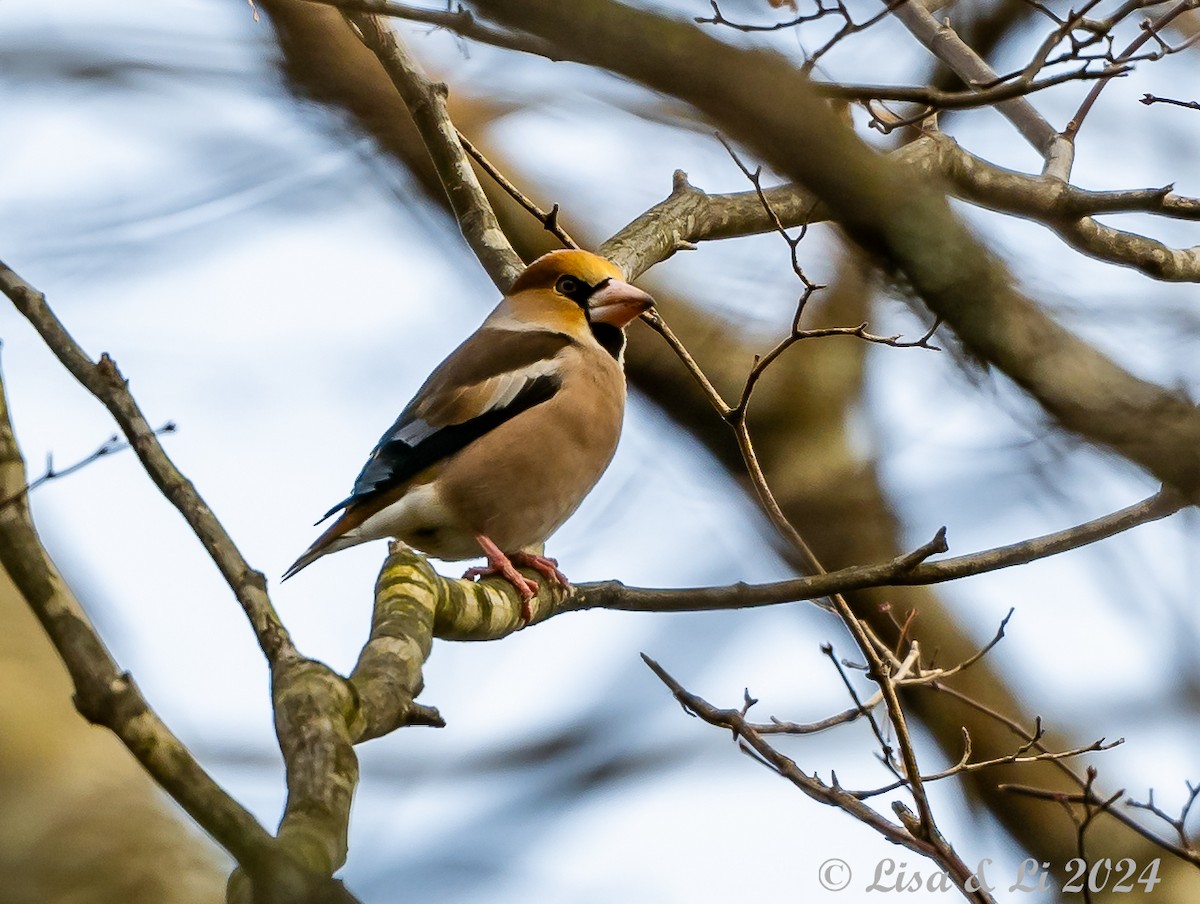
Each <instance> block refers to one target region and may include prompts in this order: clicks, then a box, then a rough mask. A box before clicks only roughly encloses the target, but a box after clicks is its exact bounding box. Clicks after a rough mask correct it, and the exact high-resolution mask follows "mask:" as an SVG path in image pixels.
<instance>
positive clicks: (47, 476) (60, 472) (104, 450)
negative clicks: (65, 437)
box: [0, 421, 175, 508]
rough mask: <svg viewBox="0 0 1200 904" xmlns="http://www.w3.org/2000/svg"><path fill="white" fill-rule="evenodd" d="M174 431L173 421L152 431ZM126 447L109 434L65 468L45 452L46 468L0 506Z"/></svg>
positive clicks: (0, 505) (126, 447) (0, 503)
mask: <svg viewBox="0 0 1200 904" xmlns="http://www.w3.org/2000/svg"><path fill="white" fill-rule="evenodd" d="M174 432H175V422H174V421H167V423H165V424H163V425H162V426H161V427H159V428H157V429H156V430H155V431H154V435H155V436H164V435H166V434H168V433H174ZM128 448H129V443H127V442H124V441H123V440H122V439H121V438H120V437H119V436H117V435H116V434H115V433H114V434H113V435H112V436H110V437H109V438H108V439H106V440H105V441H104V442H102V443H101V444H100V445H99V446H97V447H96V450H95V451H94V452H92V453H91V454H90V455H87V456H85V457H84V458H81V459H79V461H77V462H74V463H73V464H69V465H67V466H66V467H65V468H56V467H55V466H54V457H53V456H52V455H51V454H49V453H47V454H46V470H44V471H43V472H42V473H41V474H39V475H38V476H37V477H35V478H34V479H33V480H31V481H29V484H28V486H25V487H23V488H22V489H20V490H17V491H16V492H15V493H13V494H12V495H11V496H9V497H7V498H5V499H0V508H3V507H4V506H6V505H11V504H12V503H14V502H16V501H17V500H18V499H24V498H26V497H27V496H28V495H29V494H30V493H32V492H33V491H34V490H36V489H37V488H38V487H40V486H44V485H45V484H47V483H49V482H50V481H52V480H60V479H62V478H63V477H69V476H71V475H72V474H74V473H75V472H76V471H81V470H83V469H84V468H86V467H87V466H88V465H90V464H94V463H95V462H97V461H99V460H100V459H102V458H106V457H107V456H109V455H112V454H113V453H114V452H121V451H124V450H125V449H128Z"/></svg>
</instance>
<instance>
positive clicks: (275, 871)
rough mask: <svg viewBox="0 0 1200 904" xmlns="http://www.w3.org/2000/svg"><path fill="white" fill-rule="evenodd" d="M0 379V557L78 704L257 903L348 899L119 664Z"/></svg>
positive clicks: (338, 885)
mask: <svg viewBox="0 0 1200 904" xmlns="http://www.w3.org/2000/svg"><path fill="white" fill-rule="evenodd" d="M25 486H26V477H25V462H24V460H23V459H22V457H21V452H20V449H19V448H18V446H17V442H16V438H15V436H14V435H13V431H12V422H11V420H10V418H9V415H8V403H7V399H6V397H5V393H4V385H3V381H2V380H0V495H3V496H4V497H5V498H7V499H9V500H10V501H9V503H8V504H6V505H4V506H3V507H0V564H3V567H4V569H5V570H6V571H7V572H8V574H9V576H10V577H11V578H12V579H13V582H14V583H15V584H16V585H17V587H18V588H19V589H20V591H21V594H22V595H23V596H24V598H25V600H26V601H27V602H28V604H29V606H30V608H31V609H32V610H33V612H34V614H35V615H36V616H37V618H38V621H40V622H41V624H42V627H43V628H44V629H45V631H46V635H47V636H48V637H49V638H50V641H51V643H52V644H53V645H54V648H55V650H57V652H58V655H59V657H60V658H61V659H62V661H63V664H64V665H65V666H66V668H67V671H68V673H69V674H70V676H71V681H72V682H73V684H74V686H75V706H76V708H77V709H78V710H79V712H80V714H81V715H82V716H83V717H84V718H86V719H87V720H88V721H89V722H92V723H93V724H95V725H101V726H103V727H105V728H107V729H108V730H109V731H111V732H112V733H113V734H114V735H116V736H117V738H119V739H120V741H121V743H123V744H124V745H125V747H126V748H128V750H129V752H130V753H131V754H132V755H133V756H134V757H135V758H136V759H137V761H138V762H139V763H140V764H141V766H142V768H143V769H145V770H146V772H147V773H148V774H149V775H150V777H151V778H152V779H154V781H156V782H157V783H158V784H159V785H160V786H161V787H162V788H163V789H164V790H165V791H166V792H167V793H168V794H169V795H171V797H172V798H174V799H175V801H176V802H177V803H178V804H179V805H180V806H181V807H182V808H183V809H184V811H186V812H187V814H188V815H189V816H191V817H192V818H193V819H194V820H195V821H196V822H197V823H198V824H199V825H200V827H201V828H203V829H204V830H205V831H206V832H208V833H209V835H211V836H212V837H213V839H214V840H215V841H216V842H217V843H218V844H220V845H221V846H222V847H224V848H225V850H227V851H229V853H230V854H231V855H232V856H233V858H234V859H235V860H236V861H237V862H238V863H239V864H240V865H241V866H242V868H243V869H245V870H246V872H247V874H248V875H249V877H250V881H251V882H252V883H253V884H254V888H255V893H256V895H258V896H259V897H256V898H255V901H256V902H264V904H268V902H276V904H282V902H308V901H314V902H315V901H317V900H321V901H326V902H334V901H338V902H346V904H352V902H354V900H355V899H354V898H353V897H352V896H351V895H350V894H349V893H348V892H346V890H345V889H344V888H343V887H342V885H341V883H340V882H334V881H332V880H331V879H329V878H328V875H325V876H322V875H321V874H320V873H319V872H316V871H312V870H310V869H308V868H307V867H305V866H304V865H303V864H302V862H300V861H299V860H297V859H296V858H295V857H294V856H293V854H292V852H291V851H289V850H288V849H286V848H284V847H282V846H280V845H279V844H278V842H277V841H276V839H275V838H273V837H272V836H271V835H270V833H268V832H267V830H266V829H264V828H263V827H262V826H261V825H260V824H259V823H258V821H257V820H256V819H255V818H254V817H253V816H252V815H251V814H250V813H249V812H248V811H247V810H246V809H245V808H244V807H242V806H241V805H240V804H239V803H238V802H237V801H235V800H234V799H233V798H232V797H230V796H229V795H228V794H227V793H226V792H225V790H224V789H222V788H221V786H220V785H218V784H217V783H216V782H215V781H213V779H212V777H211V776H210V775H209V774H208V773H207V772H205V771H204V769H203V768H202V767H201V766H200V764H199V763H197V762H196V760H195V758H194V757H193V756H192V754H191V753H190V752H189V751H188V749H187V747H185V746H184V745H183V743H182V742H181V741H180V740H179V738H178V737H176V736H175V735H174V734H173V733H172V732H171V730H170V729H169V728H168V727H167V726H166V725H165V724H164V723H163V721H162V720H161V719H160V718H159V717H158V714H157V713H155V712H154V710H153V709H151V707H150V704H149V703H148V702H147V701H146V699H145V697H144V696H143V695H142V692H141V690H140V689H139V688H138V686H137V684H136V683H135V682H134V680H133V677H132V676H131V675H130V674H129V673H128V672H124V671H122V670H121V668H120V666H118V665H117V663H116V661H115V660H114V659H113V657H112V654H111V653H110V652H109V651H108V648H107V647H106V646H105V645H104V642H103V641H102V640H101V639H100V637H99V635H98V634H97V633H96V630H95V628H94V627H93V626H92V624H91V622H90V620H89V619H88V617H87V615H86V613H85V612H84V610H83V607H82V606H81V605H80V603H79V601H78V600H77V599H76V598H75V596H74V594H73V593H72V592H71V590H70V588H69V587H68V586H67V585H66V582H65V581H64V580H63V579H62V576H61V575H60V574H59V573H58V570H57V568H55V566H54V563H53V562H52V561H51V560H50V557H49V556H48V555H47V553H46V551H45V548H44V547H43V546H42V544H41V541H40V539H39V538H38V535H37V530H36V528H35V527H34V524H33V520H32V518H31V517H30V513H29V506H28V503H27V501H26V499H25V497H24V495H23V494H22V493H21V492H20V491H21V490H22V489H23V488H24V487H25Z"/></svg>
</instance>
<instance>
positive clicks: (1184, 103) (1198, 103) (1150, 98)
mask: <svg viewBox="0 0 1200 904" xmlns="http://www.w3.org/2000/svg"><path fill="white" fill-rule="evenodd" d="M1139 103H1142V104H1145V105H1146V106H1147V107H1148V106H1150V105H1151V104H1170V105H1172V106H1175V107H1187V108H1188V109H1189V110H1200V100H1175V99H1173V98H1170V97H1158V96H1156V95H1154V94H1143V95H1142V99H1141V100H1140V101H1139Z"/></svg>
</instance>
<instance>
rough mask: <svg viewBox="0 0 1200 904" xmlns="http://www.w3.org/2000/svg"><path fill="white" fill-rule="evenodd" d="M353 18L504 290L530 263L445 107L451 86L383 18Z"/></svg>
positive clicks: (462, 224)
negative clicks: (428, 72) (435, 78)
mask: <svg viewBox="0 0 1200 904" xmlns="http://www.w3.org/2000/svg"><path fill="white" fill-rule="evenodd" d="M348 18H349V19H350V22H351V23H352V24H353V25H354V26H355V27H356V28H357V29H358V32H359V36H360V37H361V38H362V42H363V43H364V44H365V45H366V46H367V47H368V48H369V49H370V50H371V52H372V53H374V54H375V56H376V57H377V58H378V59H379V62H380V63H382V64H383V67H384V69H385V70H387V74H388V76H389V77H390V78H391V80H392V84H394V85H395V86H396V90H397V91H399V92H400V95H401V97H403V98H404V103H405V105H407V107H408V111H409V113H411V114H412V118H413V122H414V123H416V126H417V131H419V132H420V133H421V137H422V138H423V139H424V141H425V147H426V148H427V149H428V151H429V156H430V157H432V158H433V165H434V167H436V169H437V171H438V176H439V177H440V178H441V181H442V186H443V187H444V188H445V190H446V194H447V195H448V196H449V198H450V206H451V208H452V209H453V210H454V217H455V219H456V220H457V221H458V225H459V228H460V229H462V234H463V238H465V239H466V240H467V244H468V245H470V246H471V250H472V251H474V252H475V256H476V257H477V258H478V259H479V262H480V263H481V264H482V265H483V268H484V270H486V271H487V274H488V276H490V277H491V279H492V282H494V283H495V284H496V285H497V286H498V287H500V289H501V291H503V290H505V289H507V288H508V287H509V286H510V285H512V283H513V280H515V279H516V278H517V275H518V274H519V273H520V272H521V271H522V270H523V269H525V265H524V263H523V262H522V261H521V258H520V257H518V256H517V252H515V251H513V248H512V245H510V244H509V242H508V239H507V238H506V237H505V235H504V230H503V229H501V228H500V223H499V221H497V219H496V215H495V213H493V212H492V207H491V205H490V204H489V203H488V200H487V197H486V196H485V195H484V193H483V189H482V188H481V187H480V185H479V180H478V179H476V178H475V171H474V170H473V169H472V168H471V160H470V158H469V157H468V156H467V154H466V152H465V151H464V150H463V146H462V145H461V144H460V143H459V140H458V131H457V130H456V129H455V128H454V123H453V122H451V121H450V114H449V113H447V112H446V93H447V91H446V86H445V85H444V84H441V83H434V82H431V81H429V80H428V79H427V78H426V77H425V74H424V72H422V71H421V67H420V65H419V64H418V63H417V61H416V60H415V59H414V58H413V56H412V54H410V53H409V52H408V50H407V48H406V47H405V46H404V45H403V44H402V43H401V42H400V39H399V38H397V37H396V35H395V33H394V32H393V31H392V30H391V29H390V28H388V27H387V26H386V25H385V24H384V23H383V22H381V21H380V20H379V18H378V17H376V16H372V15H368V14H365V13H350V14H348Z"/></svg>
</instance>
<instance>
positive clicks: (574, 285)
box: [554, 276, 582, 298]
mask: <svg viewBox="0 0 1200 904" xmlns="http://www.w3.org/2000/svg"><path fill="white" fill-rule="evenodd" d="M554 288H555V290H556V291H557V292H558V293H559V294H560V295H566V296H567V297H568V298H574V297H575V296H576V295H578V294H579V290H580V288H582V284H581V283H580V282H579V280H577V279H576V278H575V277H574V276H560V277H559V278H558V282H557V283H555V284H554Z"/></svg>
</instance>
